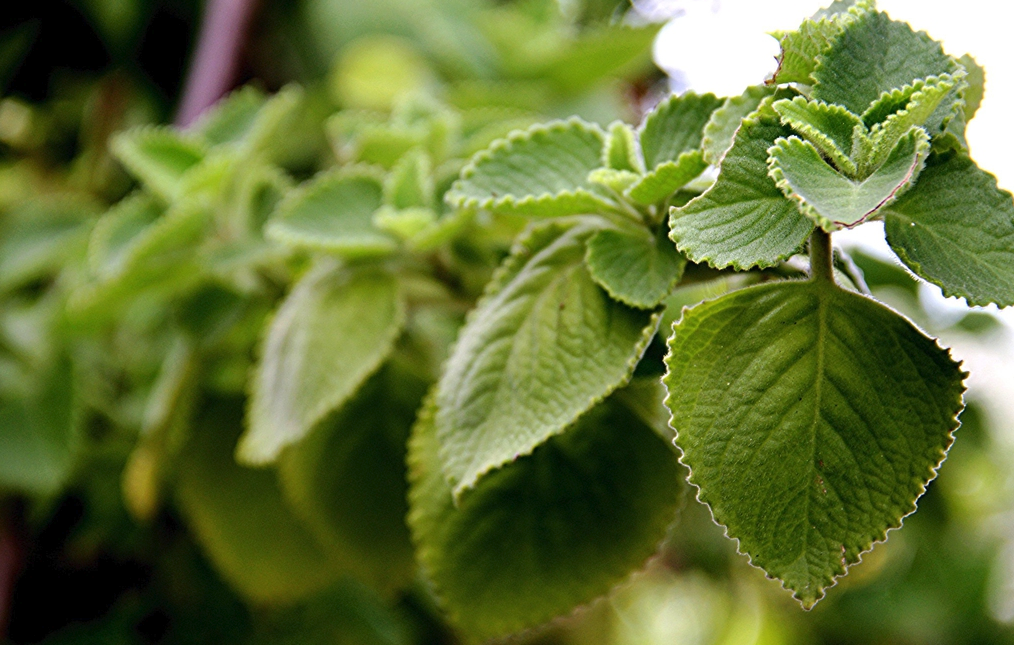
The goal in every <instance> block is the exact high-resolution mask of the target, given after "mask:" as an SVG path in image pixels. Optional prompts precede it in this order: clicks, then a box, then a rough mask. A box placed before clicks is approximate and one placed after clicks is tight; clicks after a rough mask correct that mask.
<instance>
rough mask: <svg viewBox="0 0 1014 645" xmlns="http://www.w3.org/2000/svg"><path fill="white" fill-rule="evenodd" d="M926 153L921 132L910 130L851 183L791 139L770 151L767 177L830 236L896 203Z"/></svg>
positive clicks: (926, 140) (803, 144)
mask: <svg viewBox="0 0 1014 645" xmlns="http://www.w3.org/2000/svg"><path fill="white" fill-rule="evenodd" d="M929 148H930V145H929V137H927V136H926V131H925V130H923V129H922V128H918V127H914V128H911V130H910V131H909V132H908V134H907V135H906V136H905V137H903V138H902V139H901V140H900V141H898V144H897V145H896V146H895V147H894V150H892V151H891V155H890V156H889V157H888V158H887V160H886V161H885V162H884V165H882V166H881V167H880V168H877V170H876V171H875V172H874V173H873V174H872V175H870V176H869V177H867V178H866V179H864V180H863V181H853V180H851V179H849V178H848V177H846V176H844V175H842V174H840V173H839V172H837V171H836V170H835V169H834V168H832V167H831V166H829V165H827V162H826V161H824V159H823V158H821V156H820V152H819V151H818V150H817V148H815V147H814V146H813V145H812V144H811V143H810V142H808V141H803V140H802V139H800V138H798V137H794V136H793V137H789V138H788V139H779V140H778V141H777V142H776V143H775V145H774V146H773V147H772V148H771V151H770V154H771V156H770V158H769V160H768V173H769V174H770V175H771V178H772V179H774V180H775V183H777V184H778V187H779V188H781V189H782V192H783V193H785V196H786V197H788V198H789V199H792V200H793V201H796V202H798V203H799V208H800V210H802V211H803V213H805V214H806V215H807V216H808V217H810V218H811V219H812V220H813V221H814V222H816V223H817V224H818V225H819V226H820V227H821V228H823V229H824V230H826V231H828V232H830V231H834V230H837V229H839V228H852V227H853V226H856V225H858V224H862V223H863V222H865V221H866V220H867V219H869V218H870V217H871V216H873V215H874V214H875V213H877V211H879V210H880V209H881V208H883V207H884V206H886V205H887V204H890V203H891V202H892V201H894V200H895V199H897V198H898V197H899V196H900V195H901V193H902V192H904V191H905V190H906V189H908V187H909V186H911V185H912V183H913V182H914V181H915V180H916V178H917V177H918V176H919V173H920V172H921V171H922V167H923V164H924V163H925V162H926V155H928V154H929Z"/></svg>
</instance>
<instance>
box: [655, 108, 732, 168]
mask: <svg viewBox="0 0 1014 645" xmlns="http://www.w3.org/2000/svg"><path fill="white" fill-rule="evenodd" d="M721 105H722V99H719V98H717V97H716V96H715V95H714V94H694V93H693V92H686V93H685V94H681V95H679V96H676V95H673V96H670V97H669V98H668V99H666V100H664V101H662V102H661V103H659V104H658V105H657V106H655V109H654V110H652V111H651V112H649V113H648V115H647V116H646V117H645V119H644V123H643V124H642V125H641V127H640V129H639V131H638V136H639V137H640V140H641V151H642V152H643V153H644V164H645V167H646V168H648V170H649V171H650V170H654V169H655V168H657V167H658V166H660V165H661V164H664V163H666V162H670V161H679V160H680V159H681V157H683V155H684V153H688V152H693V151H696V150H699V149H700V147H701V139H702V138H703V136H704V126H705V125H707V123H708V120H709V119H710V118H711V113H712V112H714V111H715V110H716V109H718V107H719V106H721Z"/></svg>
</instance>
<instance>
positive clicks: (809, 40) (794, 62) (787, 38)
mask: <svg viewBox="0 0 1014 645" xmlns="http://www.w3.org/2000/svg"><path fill="white" fill-rule="evenodd" d="M841 22H842V21H841V19H834V18H828V17H823V16H822V17H820V18H817V19H810V20H805V21H804V22H803V23H802V24H801V25H799V28H798V29H796V31H790V32H787V33H775V34H772V35H773V36H774V37H775V38H777V39H778V44H779V45H780V46H781V48H782V51H781V53H780V54H779V55H778V68H777V69H775V73H774V74H773V75H772V76H771V83H772V84H780V83H802V84H803V85H812V84H813V83H814V79H813V76H812V74H813V71H814V69H815V68H816V67H817V57H818V56H819V55H820V54H822V53H823V52H824V51H825V50H827V49H828V48H829V47H830V46H831V43H832V41H833V40H834V38H835V36H837V35H838V34H840V33H841V31H842V24H841Z"/></svg>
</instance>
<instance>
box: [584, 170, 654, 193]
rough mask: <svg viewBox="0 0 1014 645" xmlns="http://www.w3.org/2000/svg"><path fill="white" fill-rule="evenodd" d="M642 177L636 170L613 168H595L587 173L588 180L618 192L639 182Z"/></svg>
mask: <svg viewBox="0 0 1014 645" xmlns="http://www.w3.org/2000/svg"><path fill="white" fill-rule="evenodd" d="M642 179H643V177H642V176H641V175H640V174H638V173H636V172H631V171H629V170H616V169H614V168H596V169H595V170H593V171H591V172H590V173H588V181H590V182H592V183H594V184H598V185H599V186H605V187H606V188H608V189H609V190H613V191H616V192H617V193H620V194H622V193H623V192H625V191H626V190H627V189H628V188H630V187H631V186H633V185H634V184H637V183H640V181H641V180H642Z"/></svg>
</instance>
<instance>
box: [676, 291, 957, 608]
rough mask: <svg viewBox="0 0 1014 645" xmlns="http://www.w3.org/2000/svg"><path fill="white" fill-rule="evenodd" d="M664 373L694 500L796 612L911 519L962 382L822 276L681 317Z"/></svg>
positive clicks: (948, 429)
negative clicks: (778, 584)
mask: <svg viewBox="0 0 1014 645" xmlns="http://www.w3.org/2000/svg"><path fill="white" fill-rule="evenodd" d="M666 364H667V366H668V369H669V373H668V375H667V376H666V377H665V383H666V387H667V388H668V390H669V397H668V398H667V399H666V403H667V405H668V406H669V409H670V410H671V412H672V419H671V421H670V423H671V424H672V426H673V427H674V428H675V429H676V432H677V437H678V438H677V443H678V445H679V446H680V448H682V450H683V454H684V456H683V462H684V463H685V464H686V465H687V466H689V467H690V469H691V473H692V474H691V477H690V481H691V482H692V483H693V484H695V485H696V486H698V487H699V488H700V493H699V498H700V499H701V501H703V502H706V503H707V504H708V505H709V506H711V510H712V512H713V513H714V516H715V519H716V520H717V521H718V522H719V523H720V524H723V525H724V526H726V527H727V528H728V534H729V536H730V537H733V538H736V539H738V540H739V545H740V549H741V550H742V551H743V552H744V553H746V554H748V555H749V556H750V558H751V561H752V562H753V564H755V565H757V566H760V567H762V568H763V569H764V570H765V571H766V572H767V573H768V574H769V575H771V576H773V577H776V578H779V579H780V580H781V581H782V583H783V584H784V585H785V587H786V588H788V589H791V590H792V591H793V592H794V594H795V597H796V598H797V599H799V600H800V602H802V603H803V605H804V606H806V607H810V606H812V605H813V604H814V603H815V602H816V601H817V600H819V599H820V598H821V597H822V596H823V593H824V592H823V590H824V589H825V588H826V587H828V586H830V585H831V584H833V582H834V579H835V578H836V577H837V576H840V575H843V574H844V573H845V570H846V567H847V566H849V565H851V564H854V563H856V562H858V561H859V558H860V554H861V553H863V552H864V551H866V550H868V549H870V548H871V547H872V545H873V543H874V542H876V541H879V540H883V539H884V538H885V537H886V533H887V531H888V529H891V528H897V527H899V526H900V525H901V520H902V518H903V517H904V516H906V515H908V514H909V513H911V512H912V511H914V510H915V501H916V499H917V498H918V497H919V496H920V495H921V494H922V493H923V491H924V490H925V487H926V484H927V483H928V482H929V480H930V479H932V478H933V476H934V475H935V473H936V469H937V467H938V466H939V464H940V462H941V461H942V460H943V458H944V455H945V453H946V450H947V447H948V446H949V445H950V444H951V441H952V434H951V433H952V431H953V430H954V429H955V428H956V427H957V425H958V423H957V421H956V416H957V414H958V412H959V411H960V410H961V408H962V400H961V395H962V392H963V390H964V387H963V385H962V379H963V378H964V374H963V373H962V372H961V370H960V369H959V365H958V364H957V363H955V362H954V361H953V360H952V359H951V357H950V355H949V353H948V352H947V351H946V350H943V349H941V348H940V347H939V346H938V345H937V344H936V343H935V342H934V341H933V340H932V339H930V338H927V337H926V336H924V335H923V334H922V333H921V332H920V331H919V330H918V329H916V328H915V327H913V326H912V324H911V323H909V322H908V321H907V320H906V319H904V318H902V317H901V316H900V315H898V314H897V313H895V312H893V311H891V310H890V309H888V308H886V307H884V306H883V305H880V304H878V303H876V302H875V301H873V300H871V299H868V298H866V297H864V296H860V295H858V294H855V293H853V292H849V291H844V290H842V289H838V288H836V287H834V286H832V285H831V284H829V283H824V282H812V281H811V282H780V283H776V284H769V285H762V286H759V287H751V288H747V289H743V290H741V291H737V292H734V293H732V294H730V295H727V296H723V297H721V298H719V299H717V300H712V301H708V302H705V303H704V304H702V305H699V306H697V307H695V308H693V309H690V310H687V311H686V312H684V314H683V318H682V320H681V321H680V322H679V323H678V324H677V325H675V326H674V328H673V336H672V338H671V339H670V341H669V355H668V356H667V358H666Z"/></svg>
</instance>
